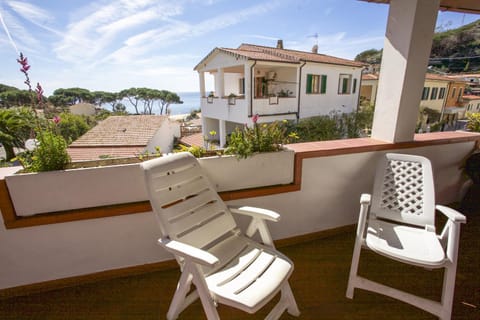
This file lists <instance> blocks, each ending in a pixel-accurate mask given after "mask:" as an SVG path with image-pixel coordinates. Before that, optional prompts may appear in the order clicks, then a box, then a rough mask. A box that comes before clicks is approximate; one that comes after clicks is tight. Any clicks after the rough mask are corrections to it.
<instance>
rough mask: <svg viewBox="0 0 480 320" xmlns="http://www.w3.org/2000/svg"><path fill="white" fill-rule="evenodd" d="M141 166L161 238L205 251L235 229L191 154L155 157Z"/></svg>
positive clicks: (230, 216)
mask: <svg viewBox="0 0 480 320" xmlns="http://www.w3.org/2000/svg"><path fill="white" fill-rule="evenodd" d="M141 167H142V168H143V170H144V173H145V181H146V186H147V192H148V195H149V198H150V203H151V205H152V208H153V211H154V213H156V215H157V218H158V222H159V224H160V229H161V232H162V236H168V237H169V238H170V239H173V240H179V241H182V242H184V243H187V244H190V245H192V246H195V247H199V248H205V247H206V246H208V245H209V244H211V243H214V242H215V241H216V240H218V239H220V238H221V237H222V236H223V235H225V234H226V233H229V232H230V231H232V230H234V229H235V228H236V227H237V225H236V223H235V221H234V219H233V217H232V214H231V213H230V211H229V210H228V209H227V207H226V205H225V204H224V202H223V201H222V199H221V198H220V197H219V196H218V194H217V192H216V191H215V188H214V187H213V185H212V184H211V183H210V182H209V180H208V178H207V176H206V175H205V173H204V171H203V169H202V168H201V167H200V164H199V162H198V161H197V159H196V158H195V157H193V156H192V155H191V154H190V153H188V152H184V153H176V154H173V155H168V156H165V157H161V158H156V159H153V160H149V161H146V162H143V163H142V164H141Z"/></svg>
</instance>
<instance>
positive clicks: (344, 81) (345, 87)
mask: <svg viewBox="0 0 480 320" xmlns="http://www.w3.org/2000/svg"><path fill="white" fill-rule="evenodd" d="M351 83H352V75H351V74H340V78H339V79H338V94H350V87H351Z"/></svg>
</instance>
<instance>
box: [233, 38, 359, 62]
mask: <svg viewBox="0 0 480 320" xmlns="http://www.w3.org/2000/svg"><path fill="white" fill-rule="evenodd" d="M238 50H240V51H257V52H263V53H266V54H269V55H274V56H276V57H280V58H282V59H287V60H291V61H292V62H300V61H308V62H319V63H328V64H338V65H346V66H352V67H362V66H363V65H364V64H363V63H360V62H356V61H353V60H348V59H342V58H337V57H334V56H329V55H326V54H319V53H313V52H306V51H298V50H290V49H279V48H273V47H265V46H258V45H253V44H245V43H244V44H241V45H240V46H239V47H238Z"/></svg>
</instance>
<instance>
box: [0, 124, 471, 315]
mask: <svg viewBox="0 0 480 320" xmlns="http://www.w3.org/2000/svg"><path fill="white" fill-rule="evenodd" d="M478 141H480V135H479V134H474V133H469V132H443V133H425V134H417V135H415V137H414V140H413V141H411V142H406V143H388V142H384V141H378V140H375V139H370V138H362V139H349V140H339V141H324V142H311V143H300V144H293V145H289V146H288V148H290V149H292V150H293V151H294V153H295V157H294V161H293V162H292V163H289V164H287V165H283V168H282V169H281V170H285V171H289V170H291V171H292V177H291V181H290V182H284V183H282V184H276V185H263V186H262V183H263V184H265V182H264V181H263V180H262V178H261V173H262V171H265V170H266V168H265V167H259V168H257V169H254V171H252V172H251V173H250V175H251V177H250V178H252V177H253V179H254V180H255V179H256V180H259V181H258V184H259V185H260V186H257V187H253V188H245V187H236V186H235V184H233V185H231V186H228V187H224V188H221V189H222V190H224V191H222V192H221V193H220V194H221V197H222V198H223V199H224V200H226V201H227V203H228V204H232V205H247V204H248V205H253V206H259V207H265V208H268V209H272V210H275V211H277V212H279V213H280V214H281V220H280V221H279V222H278V223H275V224H270V225H269V227H270V229H271V231H272V234H273V237H274V238H275V239H276V245H277V247H279V248H280V250H281V251H282V252H284V253H285V254H287V255H288V256H289V257H290V258H291V259H292V260H293V261H294V263H295V271H294V273H293V276H292V280H291V282H292V283H291V284H292V288H293V290H294V293H295V295H296V296H297V301H298V304H299V306H300V309H301V312H302V316H301V318H302V319H316V318H317V316H318V315H319V314H321V315H322V318H325V319H339V318H347V319H365V318H386V317H387V316H388V317H389V318H392V319H404V318H415V319H434V317H433V316H431V315H429V314H428V313H426V312H424V311H420V310H418V309H416V308H414V307H412V306H409V305H406V304H404V303H402V302H398V301H395V300H392V299H389V298H385V297H382V296H378V295H377V294H373V293H367V292H363V291H361V290H357V291H356V296H355V299H354V300H349V299H347V298H345V296H344V293H345V289H346V284H347V280H348V270H349V266H350V259H351V253H352V249H353V242H354V238H355V232H354V228H355V223H356V220H357V214H358V209H359V197H360V194H361V193H363V192H369V191H371V189H372V186H373V175H374V172H375V168H376V163H377V160H378V159H379V158H380V157H381V156H382V155H383V154H384V153H386V152H391V151H394V152H402V153H410V154H419V155H424V156H426V157H428V158H429V159H431V161H432V164H433V168H434V175H435V187H436V198H437V202H438V203H442V204H453V205H455V206H457V207H459V208H460V210H461V211H462V213H464V214H466V215H467V219H468V222H467V224H466V225H465V227H464V228H463V230H462V240H461V249H460V261H459V271H458V274H457V284H456V290H455V304H454V312H453V317H452V319H476V318H478V316H479V313H478V312H479V311H478V308H479V305H480V300H479V297H478V288H479V287H480V283H479V280H478V279H479V278H478V277H476V272H477V269H478V265H479V262H480V261H479V259H480V255H479V254H478V252H479V250H478V249H479V246H478V239H477V235H478V232H479V231H480V230H479V228H480V220H479V215H478V214H479V213H480V204H479V202H478V189H475V188H473V189H472V187H471V188H470V189H468V188H467V187H468V186H469V184H468V180H467V179H466V177H465V175H464V173H463V169H462V166H463V164H464V161H465V159H466V158H467V157H468V156H469V155H470V153H471V152H472V151H473V150H475V148H476V147H477V143H478ZM106 168H107V169H108V167H106ZM93 170H97V169H93ZM115 170H118V171H114V172H110V173H108V175H107V177H105V176H103V175H102V174H98V173H97V174H93V175H92V176H90V177H89V178H88V179H87V182H86V183H89V184H90V189H94V191H95V186H96V185H98V184H101V183H102V180H110V183H111V184H112V186H116V187H111V189H110V190H105V191H104V194H103V196H102V195H100V197H98V198H108V197H110V196H109V194H112V193H117V196H118V198H117V200H116V203H114V204H109V205H97V206H96V207H92V206H94V204H92V202H91V201H92V199H91V198H94V197H92V196H88V197H87V196H85V195H87V194H88V192H89V191H88V190H86V189H88V188H86V187H82V186H83V183H84V182H82V181H81V180H82V179H81V177H76V178H71V179H74V181H75V184H78V185H79V186H81V188H80V189H81V190H83V191H78V193H77V194H76V198H77V206H78V208H73V209H65V208H60V207H59V206H60V205H61V204H62V202H65V201H64V199H57V198H55V199H52V198H49V199H39V198H38V197H36V195H35V193H34V192H27V191H25V192H26V193H28V194H24V195H23V197H24V198H23V202H24V203H23V204H26V205H27V206H30V208H31V210H40V209H39V208H40V207H41V206H42V205H43V204H42V202H49V204H50V205H52V206H53V207H52V209H51V210H50V212H43V213H36V212H35V211H31V212H29V213H28V214H21V213H20V212H17V211H20V209H18V208H16V207H15V204H14V203H12V201H11V200H12V197H13V196H14V195H13V194H11V193H10V191H11V190H9V189H8V186H7V185H6V184H5V183H4V181H3V182H2V188H1V189H2V192H1V193H0V194H1V200H2V201H1V202H2V208H1V210H2V215H1V219H2V227H1V231H0V238H1V239H2V245H1V246H0V254H1V257H2V262H1V264H2V268H1V269H0V287H1V289H0V315H1V317H2V319H22V318H28V317H35V316H40V317H41V318H45V319H56V318H76V317H78V318H89V319H95V318H102V317H109V318H117V319H123V318H125V319H127V318H132V317H139V318H145V319H149V318H159V317H163V316H164V315H165V313H166V310H167V308H168V304H169V302H170V299H171V297H172V294H173V291H174V288H175V283H176V281H177V280H178V276H179V270H178V267H177V266H176V263H175V262H174V261H173V257H172V256H170V255H169V254H168V253H167V252H166V251H164V250H163V249H161V248H160V247H159V246H158V245H157V244H156V239H157V238H159V237H160V230H159V228H158V227H157V225H156V222H155V218H154V215H153V213H152V212H151V208H150V206H149V203H148V202H147V201H146V199H147V198H146V195H142V193H143V192H144V190H143V189H142V187H141V182H142V177H141V175H142V173H141V171H140V169H139V168H138V165H137V164H132V165H126V166H125V165H123V166H116V167H115ZM277 170H278V169H277ZM230 172H231V174H230V177H231V179H232V180H235V179H239V180H244V179H241V178H240V177H236V175H235V174H236V173H235V167H232V170H231V171H230ZM47 174H49V173H47ZM242 174H243V175H245V174H244V173H242ZM215 179H216V178H214V184H216V185H217V184H218V183H217V182H218V181H215ZM72 184H73V181H72ZM67 187H68V186H64V188H63V189H67ZM44 188H45V189H48V188H53V186H52V185H45V186H44ZM239 188H241V189H239ZM38 189H40V188H37V190H38ZM467 190H470V191H468V192H467ZM99 192H100V191H98V190H97V191H95V193H99ZM475 192H476V193H475ZM38 193H40V190H39V191H38ZM129 193H131V194H132V195H130V197H137V200H138V199H142V197H144V200H140V201H135V202H132V198H128V197H129V195H128V194H129ZM67 198H68V197H67ZM110 198H111V197H110ZM121 199H124V200H123V201H128V202H127V203H124V202H122V200H121ZM129 199H130V200H129ZM462 199H464V201H463V203H462V201H461V200H462ZM465 199H466V200H465ZM27 202H28V203H27ZM68 202H72V200H70V201H67V203H68ZM114 202H115V201H114ZM6 203H10V206H8V205H5V204H6ZM56 206H57V207H56ZM462 206H463V207H462ZM55 208H57V209H55ZM17 209H18V210H17ZM43 211H45V210H43ZM238 222H239V225H240V226H242V227H245V224H246V221H243V220H239V221H238ZM379 264H381V265H382V272H381V273H379V272H378V269H377V267H376V266H378V265H379ZM385 266H388V267H387V268H385ZM362 270H363V271H362ZM397 270H401V271H405V270H407V274H403V275H402V277H400V276H399V275H398V274H399V273H397ZM362 272H364V273H368V274H372V275H373V276H374V277H377V279H378V280H382V281H383V280H385V281H387V283H391V284H392V285H399V286H400V287H401V286H402V285H403V287H401V288H405V290H407V291H410V292H416V293H421V294H422V295H424V296H426V297H431V298H435V297H438V295H439V292H440V290H441V288H440V286H439V285H438V283H440V281H437V280H439V279H440V278H441V271H435V272H433V273H432V272H427V271H424V270H422V269H419V268H411V267H407V266H405V265H395V264H393V263H392V264H390V262H387V261H386V260H385V259H382V258H379V257H374V256H368V258H367V259H366V260H365V261H362V264H361V273H362ZM419 274H420V276H419ZM268 309H269V308H268V307H266V308H265V309H262V311H261V312H260V313H259V314H257V315H254V316H250V315H246V314H244V313H240V312H238V311H237V310H233V309H230V308H227V307H224V306H221V307H220V308H219V311H220V315H221V316H222V317H223V318H226V319H257V318H258V319H260V318H262V317H263V316H265V314H266V313H267V312H268ZM203 318H204V314H203V312H202V309H201V305H200V304H199V303H196V304H194V306H193V307H191V308H188V309H187V310H185V312H184V313H183V314H182V315H181V319H203ZM283 318H285V319H290V317H289V316H287V315H285V316H284V317H283ZM292 319H293V318H292Z"/></svg>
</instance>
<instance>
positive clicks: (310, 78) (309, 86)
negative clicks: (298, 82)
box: [307, 74, 313, 93]
mask: <svg viewBox="0 0 480 320" xmlns="http://www.w3.org/2000/svg"><path fill="white" fill-rule="evenodd" d="M312 78H313V77H312V75H311V74H307V93H312Z"/></svg>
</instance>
